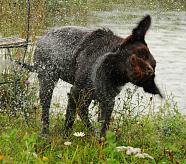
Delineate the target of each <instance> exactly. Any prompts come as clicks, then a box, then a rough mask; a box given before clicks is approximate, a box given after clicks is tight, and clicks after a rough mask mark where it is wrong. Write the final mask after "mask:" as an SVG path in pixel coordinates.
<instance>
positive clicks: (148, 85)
mask: <svg viewBox="0 0 186 164" xmlns="http://www.w3.org/2000/svg"><path fill="white" fill-rule="evenodd" d="M150 25H151V17H150V16H149V15H147V16H145V17H144V18H143V19H142V20H141V21H140V22H139V23H138V25H137V27H136V28H134V29H133V31H132V34H131V35H130V36H129V37H127V38H126V39H124V40H123V41H122V42H121V44H120V45H119V46H118V47H117V48H116V50H114V53H110V54H109V55H108V57H107V59H108V61H110V62H112V64H110V65H115V67H114V69H113V70H114V71H113V72H114V73H112V77H113V79H119V80H120V81H122V80H123V84H124V83H125V82H126V81H128V82H131V83H133V84H135V85H137V86H140V87H143V89H144V90H145V91H146V92H149V93H152V94H159V95H160V96H161V97H162V94H161V93H160V91H159V89H158V87H157V86H156V84H155V81H154V79H155V68H156V60H155V59H154V57H153V56H152V54H151V52H150V50H149V48H148V46H147V43H146V42H145V35H146V32H147V30H148V29H149V27H150ZM116 74H117V75H116ZM121 77H123V78H121ZM126 79H127V80H126ZM113 81H114V80H113ZM115 81H116V80H115ZM117 83H119V82H118V81H117ZM121 83H122V82H121Z"/></svg>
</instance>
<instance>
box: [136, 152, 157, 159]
mask: <svg viewBox="0 0 186 164" xmlns="http://www.w3.org/2000/svg"><path fill="white" fill-rule="evenodd" d="M135 157H138V158H150V159H154V158H153V157H152V156H150V155H149V154H147V153H138V154H136V155H135Z"/></svg>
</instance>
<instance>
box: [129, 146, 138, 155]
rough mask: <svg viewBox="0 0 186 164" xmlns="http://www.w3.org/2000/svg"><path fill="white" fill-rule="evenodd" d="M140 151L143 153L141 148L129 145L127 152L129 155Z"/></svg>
mask: <svg viewBox="0 0 186 164" xmlns="http://www.w3.org/2000/svg"><path fill="white" fill-rule="evenodd" d="M138 153H141V149H140V148H134V147H130V146H128V148H127V152H126V154H127V155H132V154H134V155H135V154H138Z"/></svg>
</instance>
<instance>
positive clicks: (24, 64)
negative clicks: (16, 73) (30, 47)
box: [16, 61, 36, 72]
mask: <svg viewBox="0 0 186 164" xmlns="http://www.w3.org/2000/svg"><path fill="white" fill-rule="evenodd" d="M16 63H17V64H18V65H20V66H21V67H22V68H25V69H27V70H29V71H30V72H35V71H36V68H35V67H34V65H30V64H26V63H21V62H20V61H16Z"/></svg>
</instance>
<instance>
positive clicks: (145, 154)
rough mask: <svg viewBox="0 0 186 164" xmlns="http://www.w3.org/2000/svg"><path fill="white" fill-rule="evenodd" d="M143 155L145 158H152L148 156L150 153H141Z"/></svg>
mask: <svg viewBox="0 0 186 164" xmlns="http://www.w3.org/2000/svg"><path fill="white" fill-rule="evenodd" d="M143 155H144V157H145V158H150V159H154V158H153V157H152V156H150V155H149V154H147V153H143Z"/></svg>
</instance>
